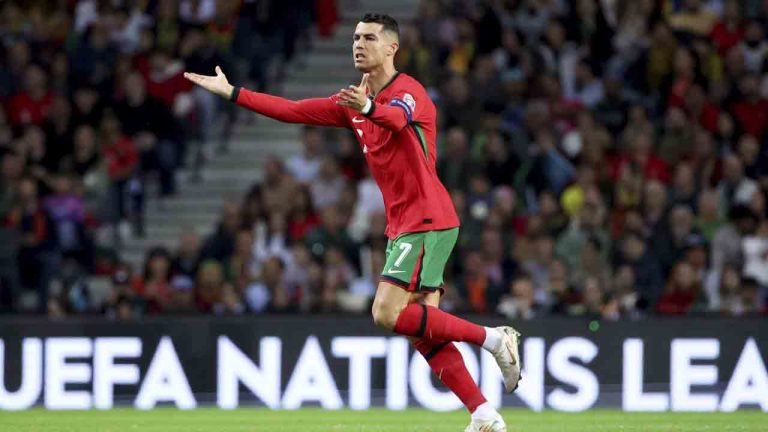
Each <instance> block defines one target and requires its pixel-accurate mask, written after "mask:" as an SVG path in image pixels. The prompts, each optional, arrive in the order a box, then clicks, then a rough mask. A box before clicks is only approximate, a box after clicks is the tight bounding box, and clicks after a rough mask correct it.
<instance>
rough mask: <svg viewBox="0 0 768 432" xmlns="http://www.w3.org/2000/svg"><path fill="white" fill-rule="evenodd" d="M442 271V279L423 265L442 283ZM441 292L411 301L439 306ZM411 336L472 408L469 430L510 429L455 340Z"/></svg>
mask: <svg viewBox="0 0 768 432" xmlns="http://www.w3.org/2000/svg"><path fill="white" fill-rule="evenodd" d="M434 270H437V269H434ZM442 271H443V269H442V268H441V269H440V274H439V280H438V279H437V276H436V274H435V273H434V272H433V273H431V274H430V271H428V270H427V269H426V268H423V271H422V275H423V276H424V279H425V280H430V279H431V280H432V281H433V282H435V285H438V283H437V282H439V285H442ZM440 296H441V292H440V291H439V290H438V291H434V292H419V293H413V294H411V298H410V303H422V304H425V305H428V306H432V307H435V308H437V307H438V305H439V303H440ZM409 339H410V340H411V343H412V344H413V346H414V347H415V348H416V350H417V351H419V352H420V353H421V355H423V356H424V359H425V360H426V361H427V364H429V366H430V368H431V369H432V371H433V372H434V373H435V375H437V377H438V378H439V379H440V381H442V382H443V384H445V385H446V387H448V388H449V389H450V390H451V392H453V394H455V395H456V396H457V397H458V398H459V400H461V402H462V403H463V404H464V406H465V407H466V408H467V410H468V411H469V413H470V415H471V422H470V425H469V426H468V427H467V428H466V430H467V431H470V432H473V431H488V432H504V431H506V424H505V423H504V419H503V418H502V417H501V415H500V414H499V413H498V412H497V411H496V409H495V408H494V407H493V406H491V404H489V403H488V401H487V400H486V399H485V397H484V396H483V394H482V392H481V391H480V388H479V387H478V386H477V383H475V380H474V379H473V378H472V375H470V373H469V371H468V370H467V367H466V365H465V364H464V358H463V357H462V356H461V353H460V352H459V350H458V348H457V347H456V345H455V343H453V342H449V341H434V340H430V339H424V338H421V339H416V338H413V337H409Z"/></svg>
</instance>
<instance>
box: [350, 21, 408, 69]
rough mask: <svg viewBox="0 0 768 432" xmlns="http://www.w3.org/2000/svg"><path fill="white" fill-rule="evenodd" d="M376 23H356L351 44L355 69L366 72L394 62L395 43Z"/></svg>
mask: <svg viewBox="0 0 768 432" xmlns="http://www.w3.org/2000/svg"><path fill="white" fill-rule="evenodd" d="M383 27H384V26H382V25H381V24H377V23H364V22H360V23H357V27H356V28H355V34H354V36H353V43H352V59H353V61H354V62H355V69H357V70H359V71H361V72H368V71H371V70H373V69H376V68H377V67H379V66H381V65H383V64H385V63H386V62H388V61H390V62H391V61H393V60H394V55H395V52H396V51H397V47H398V44H397V41H396V40H395V38H394V37H393V36H392V35H391V33H390V32H385V31H382V29H383Z"/></svg>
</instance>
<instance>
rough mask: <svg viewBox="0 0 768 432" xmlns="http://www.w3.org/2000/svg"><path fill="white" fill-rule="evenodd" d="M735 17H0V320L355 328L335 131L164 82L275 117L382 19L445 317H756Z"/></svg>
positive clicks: (37, 9) (44, 13)
mask: <svg viewBox="0 0 768 432" xmlns="http://www.w3.org/2000/svg"><path fill="white" fill-rule="evenodd" d="M765 6H766V5H765V2H764V1H761V0H709V1H705V0H638V1H621V0H578V1H572V2H568V1H564V0H540V1H532V0H488V1H483V0H455V1H449V0H443V1H439V0H422V1H417V0H393V1H386V2H375V1H363V0H359V1H355V0H293V1H274V0H252V1H249V0H216V1H215V0H180V1H169V0H134V1H131V0H103V1H93V0H81V1H75V0H59V1H34V0H28V1H13V0H6V1H3V2H1V3H0V64H2V65H3V67H2V68H0V105H1V106H2V109H1V110H0V160H1V161H2V163H1V164H0V166H1V172H0V176H1V178H0V221H2V229H0V237H1V239H0V310H2V312H4V313H16V314H47V315H48V316H50V317H53V318H60V317H66V316H70V315H105V316H107V317H108V318H110V319H114V320H136V319H140V318H141V317H145V316H150V315H165V314H214V315H252V314H263V313H267V312H269V313H288V314H315V313H328V312H334V313H348V314H363V315H365V314H368V313H369V305H370V302H371V298H372V295H373V294H374V290H375V286H376V283H377V280H378V274H379V272H380V269H381V267H382V265H383V262H384V249H385V244H386V238H385V237H384V235H383V233H384V226H385V223H386V221H385V218H384V212H383V209H384V207H383V202H382V199H381V194H380V192H379V190H378V188H377V187H376V185H375V183H374V182H373V180H372V179H371V178H370V176H369V174H368V172H367V169H366V166H365V161H364V159H363V155H362V152H361V151H360V149H359V148H358V144H357V142H356V140H355V139H354V136H353V135H352V134H351V133H350V131H345V130H338V129H319V128H311V127H301V126H296V125H285V124H280V123H277V122H275V121H272V120H269V119H266V118H263V117H257V116H256V115H254V114H252V113H250V112H247V111H245V110H242V109H235V107H234V106H233V105H232V104H230V103H228V102H226V101H223V100H219V99H217V98H215V97H213V96H212V95H210V94H207V93H206V92H205V91H202V90H200V89H196V88H193V87H192V85H191V84H190V83H189V82H187V81H185V80H184V79H183V78H182V73H183V72H184V71H193V72H197V73H203V74H212V73H213V69H214V66H216V65H220V66H221V67H222V68H223V70H224V71H225V73H227V75H228V77H229V79H230V81H231V82H233V83H237V84H240V85H243V86H246V87H248V88H250V89H253V90H258V91H265V92H270V93H274V94H279V95H283V96H285V97H288V98H292V99H297V98H303V97H313V96H315V97H322V96H326V95H330V94H333V93H334V92H336V91H337V90H338V88H340V86H344V85H346V84H348V83H353V82H356V80H357V79H359V76H358V75H359V74H358V73H356V72H355V70H354V68H353V66H352V62H351V58H350V55H349V53H350V48H351V34H352V31H353V29H354V26H355V23H356V22H357V19H358V18H359V17H361V16H362V15H363V14H364V13H365V12H368V11H369V10H370V8H371V7H375V9H376V11H379V12H383V13H389V14H391V15H393V16H394V17H395V18H397V19H398V20H399V22H400V31H401V46H400V49H399V52H398V54H397V58H396V64H397V68H398V70H399V71H401V72H405V73H408V74H410V75H412V76H414V77H415V78H416V79H418V80H419V81H420V82H421V83H422V84H423V85H424V86H425V87H426V88H427V89H428V91H429V93H430V94H431V96H432V97H433V99H434V101H435V103H436V104H437V106H438V110H439V117H438V118H439V128H440V133H439V134H438V139H439V143H438V149H439V159H438V161H437V165H438V171H439V174H440V177H441V179H442V181H443V182H444V183H445V185H446V187H447V188H448V189H449V191H450V193H451V195H452V197H453V200H454V203H455V205H456V208H457V209H458V212H459V214H460V217H461V220H462V230H461V235H460V240H459V243H458V245H457V248H456V250H455V252H454V254H453V259H452V262H451V263H450V265H449V270H448V272H447V275H446V280H447V287H446V288H447V289H446V296H445V298H444V300H443V302H442V304H441V305H442V306H444V307H445V308H446V309H447V310H451V311H456V312H471V313H477V314H492V315H496V316H501V317H504V318H507V319H515V320H527V319H530V318H535V317H537V318H538V317H555V316H581V317H589V318H595V319H603V320H633V319H637V318H641V317H645V316H653V315H692V316H694V315H695V316H702V317H703V316H723V315H724V316H747V315H761V314H762V315H765V314H766V313H767V312H768V307H767V304H768V303H766V298H767V297H768V296H767V294H768V220H767V219H766V216H767V215H768V213H767V212H768V208H767V207H766V193H767V192H768V145H767V142H768V141H766V138H767V137H768V135H766V129H767V128H768V100H766V97H768V62H767V61H766V58H767V56H768V41H766V37H765V30H766V18H767V16H766V8H765Z"/></svg>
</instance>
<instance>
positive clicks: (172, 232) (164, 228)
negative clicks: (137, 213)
mask: <svg viewBox="0 0 768 432" xmlns="http://www.w3.org/2000/svg"><path fill="white" fill-rule="evenodd" d="M189 229H194V230H195V231H196V232H197V233H198V234H199V235H200V236H201V237H205V236H207V235H209V234H210V233H211V232H213V230H214V229H216V221H214V222H213V223H210V224H205V225H200V226H197V225H196V226H183V225H180V224H178V225H147V227H146V236H145V238H147V239H153V240H155V241H160V242H165V241H172V240H175V239H178V238H179V236H180V235H181V233H183V232H184V231H186V230H189ZM132 241H133V240H132Z"/></svg>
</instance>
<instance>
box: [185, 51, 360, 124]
mask: <svg viewBox="0 0 768 432" xmlns="http://www.w3.org/2000/svg"><path fill="white" fill-rule="evenodd" d="M184 78H186V79H188V80H190V81H192V82H193V83H195V84H197V85H199V86H200V87H202V88H204V89H206V90H208V91H210V92H211V93H214V94H216V95H218V96H221V97H223V98H226V99H229V100H231V101H232V102H235V103H237V104H238V105H240V106H242V107H245V108H248V109H250V110H251V111H255V112H257V113H259V114H262V115H265V116H267V117H270V118H273V119H275V120H279V121H283V122H287V123H304V124H312V125H319V126H338V127H346V126H348V125H347V120H346V117H345V116H344V112H343V108H341V107H339V106H338V105H336V103H335V102H334V101H332V100H331V99H329V98H316V99H302V100H299V101H292V100H289V99H285V98H281V97H278V96H272V95H268V94H265V93H257V92H252V91H250V90H247V89H244V88H241V87H235V86H233V85H232V84H230V83H229V81H228V80H227V77H226V75H224V72H222V71H221V68H220V67H218V66H216V75H215V76H206V75H199V74H195V73H190V72H185V73H184Z"/></svg>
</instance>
